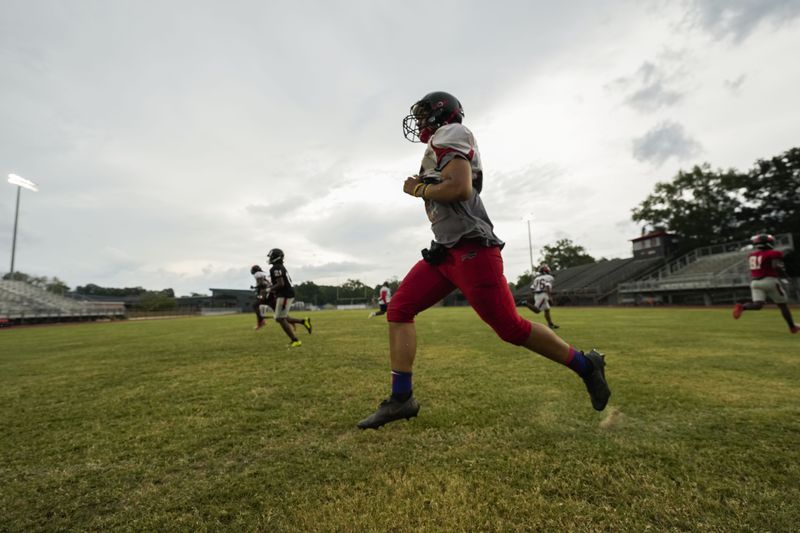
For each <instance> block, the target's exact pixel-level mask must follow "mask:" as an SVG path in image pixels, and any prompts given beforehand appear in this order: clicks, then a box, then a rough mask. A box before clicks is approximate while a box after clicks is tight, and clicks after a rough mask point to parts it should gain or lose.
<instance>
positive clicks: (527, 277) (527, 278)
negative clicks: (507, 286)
mask: <svg viewBox="0 0 800 533" xmlns="http://www.w3.org/2000/svg"><path fill="white" fill-rule="evenodd" d="M531 283H533V273H532V272H531V271H530V270H526V271H525V272H523V273H522V274H520V275H519V277H518V278H517V282H516V283H514V286H515V287H527V286H529V285H530V284H531Z"/></svg>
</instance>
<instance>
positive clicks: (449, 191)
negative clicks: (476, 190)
mask: <svg viewBox="0 0 800 533" xmlns="http://www.w3.org/2000/svg"><path fill="white" fill-rule="evenodd" d="M420 196H422V198H424V199H426V200H435V201H437V202H442V203H451V202H464V201H467V200H469V199H470V198H471V197H472V184H471V183H470V184H469V186H465V185H464V184H459V183H457V182H456V181H455V180H452V179H443V180H442V182H441V183H436V184H430V185H425V191H424V192H423V193H422V194H420Z"/></svg>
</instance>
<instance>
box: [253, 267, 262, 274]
mask: <svg viewBox="0 0 800 533" xmlns="http://www.w3.org/2000/svg"><path fill="white" fill-rule="evenodd" d="M256 272H261V267H260V266H258V265H253V266H251V267H250V273H251V274H255V273H256Z"/></svg>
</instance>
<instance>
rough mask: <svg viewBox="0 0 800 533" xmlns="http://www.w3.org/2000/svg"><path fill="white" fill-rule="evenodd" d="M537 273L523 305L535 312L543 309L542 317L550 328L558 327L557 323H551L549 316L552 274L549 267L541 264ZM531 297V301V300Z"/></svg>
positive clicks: (537, 312) (551, 296)
mask: <svg viewBox="0 0 800 533" xmlns="http://www.w3.org/2000/svg"><path fill="white" fill-rule="evenodd" d="M538 272H539V275H538V276H536V277H535V278H533V282H532V283H531V292H530V296H529V298H528V301H526V302H525V305H526V306H527V307H528V309H530V310H531V311H533V312H534V313H536V314H539V313H540V312H542V311H544V318H545V319H547V325H548V326H550V329H558V325H557V324H554V323H553V319H552V317H551V316H550V300H552V298H553V280H554V279H555V278H553V276H552V275H551V274H550V267H549V266H547V265H541V266H540V267H539V269H538ZM531 299H532V300H533V302H531Z"/></svg>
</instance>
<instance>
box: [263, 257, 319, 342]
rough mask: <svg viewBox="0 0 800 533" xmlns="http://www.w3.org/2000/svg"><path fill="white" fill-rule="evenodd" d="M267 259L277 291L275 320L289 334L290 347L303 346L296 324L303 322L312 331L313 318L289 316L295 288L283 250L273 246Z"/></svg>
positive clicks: (275, 290)
mask: <svg viewBox="0 0 800 533" xmlns="http://www.w3.org/2000/svg"><path fill="white" fill-rule="evenodd" d="M267 260H268V261H269V264H270V265H272V266H271V267H270V269H269V277H270V281H271V283H272V292H273V293H275V321H276V322H277V323H278V324H280V325H281V328H283V331H284V332H285V333H286V335H288V336H289V339H290V340H291V342H290V343H289V347H290V348H296V347H298V346H302V345H303V343H302V342H300V341H299V340H298V339H297V337H296V336H295V334H294V324H302V325H303V327H304V328H306V330H307V331H308V332H309V333H311V319H310V318H308V317H305V318H304V319H302V320H300V319H299V318H292V317H290V316H289V309H290V308H291V307H292V302H294V288H293V287H292V279H291V278H290V277H289V274H288V273H287V272H286V267H284V266H283V250H281V249H279V248H273V249H272V250H270V251H269V252H267Z"/></svg>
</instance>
